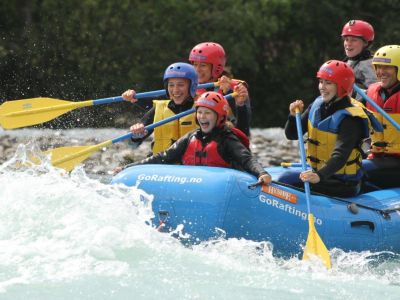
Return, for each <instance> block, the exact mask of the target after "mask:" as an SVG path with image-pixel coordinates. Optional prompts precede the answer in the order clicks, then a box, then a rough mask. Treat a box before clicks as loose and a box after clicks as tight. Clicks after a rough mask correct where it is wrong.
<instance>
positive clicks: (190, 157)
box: [182, 135, 231, 168]
mask: <svg viewBox="0 0 400 300" xmlns="http://www.w3.org/2000/svg"><path fill="white" fill-rule="evenodd" d="M217 148H218V144H217V142H216V141H211V142H210V143H208V144H207V145H205V146H204V147H203V145H202V144H201V141H200V140H198V139H197V138H196V136H195V135H193V136H192V137H191V138H190V141H189V144H188V146H187V148H186V151H185V154H184V155H183V157H182V164H184V165H190V166H209V167H222V168H229V167H230V166H231V165H230V164H229V163H228V162H226V161H225V160H224V159H223V158H222V157H221V155H220V154H219V153H218V149H217Z"/></svg>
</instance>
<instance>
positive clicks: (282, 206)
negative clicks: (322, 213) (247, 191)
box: [258, 195, 322, 225]
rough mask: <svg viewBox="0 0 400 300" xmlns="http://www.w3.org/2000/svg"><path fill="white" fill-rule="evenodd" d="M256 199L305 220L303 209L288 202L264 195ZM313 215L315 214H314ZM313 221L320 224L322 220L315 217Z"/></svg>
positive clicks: (305, 215) (305, 214)
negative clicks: (284, 202)
mask: <svg viewBox="0 0 400 300" xmlns="http://www.w3.org/2000/svg"><path fill="white" fill-rule="evenodd" d="M258 199H259V200H260V202H261V203H265V204H267V205H269V206H272V207H275V208H277V209H280V210H282V211H284V212H286V213H289V214H292V215H294V216H296V217H299V218H301V219H302V220H303V221H307V213H306V212H304V211H301V210H299V209H297V208H295V207H293V206H291V205H289V204H283V203H281V202H279V201H278V200H276V199H270V198H268V197H266V196H264V195H260V196H259V197H258ZM314 217H315V216H314ZM315 223H317V224H318V225H322V220H321V219H319V218H317V217H315Z"/></svg>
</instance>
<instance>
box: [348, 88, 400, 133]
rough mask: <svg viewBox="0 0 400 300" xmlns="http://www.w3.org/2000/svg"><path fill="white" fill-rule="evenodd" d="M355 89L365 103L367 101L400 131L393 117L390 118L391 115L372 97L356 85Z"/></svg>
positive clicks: (399, 126)
mask: <svg viewBox="0 0 400 300" xmlns="http://www.w3.org/2000/svg"><path fill="white" fill-rule="evenodd" d="M353 88H354V89H355V90H356V92H357V93H358V94H360V96H361V97H362V98H363V99H365V101H367V102H368V103H369V104H371V106H372V107H373V108H375V109H376V111H377V112H379V113H380V114H381V115H382V116H384V117H385V118H386V120H388V121H389V122H390V123H391V124H392V125H393V126H394V127H395V128H396V129H397V130H399V131H400V125H399V124H398V123H397V122H396V121H395V120H393V118H392V117H391V116H389V114H388V113H387V112H386V111H384V110H383V109H382V108H381V107H380V106H379V105H378V104H376V103H375V101H374V100H372V99H371V98H370V97H368V95H367V94H365V93H364V91H363V90H362V89H361V88H360V87H358V86H357V85H356V84H354V85H353Z"/></svg>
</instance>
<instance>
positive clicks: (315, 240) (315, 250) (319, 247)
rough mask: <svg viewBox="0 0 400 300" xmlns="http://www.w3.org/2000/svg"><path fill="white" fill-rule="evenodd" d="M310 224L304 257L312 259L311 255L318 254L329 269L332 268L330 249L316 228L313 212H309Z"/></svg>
mask: <svg viewBox="0 0 400 300" xmlns="http://www.w3.org/2000/svg"><path fill="white" fill-rule="evenodd" d="M308 226H309V229H308V237H307V242H306V247H305V249H304V253H303V259H310V257H311V256H318V257H319V258H320V259H321V260H322V262H323V263H324V265H325V266H326V268H327V269H330V268H332V265H331V258H330V255H329V252H328V249H327V248H326V246H325V244H324V242H323V241H322V240H321V238H320V236H319V235H318V232H317V230H316V229H315V225H314V216H313V215H312V214H308Z"/></svg>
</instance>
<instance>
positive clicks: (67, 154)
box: [45, 93, 236, 171]
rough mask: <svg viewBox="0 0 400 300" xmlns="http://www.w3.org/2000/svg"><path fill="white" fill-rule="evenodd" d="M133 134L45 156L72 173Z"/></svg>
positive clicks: (169, 120) (187, 112)
mask: <svg viewBox="0 0 400 300" xmlns="http://www.w3.org/2000/svg"><path fill="white" fill-rule="evenodd" d="M234 96H236V93H232V94H229V95H226V96H225V98H231V97H234ZM194 112H195V108H192V109H189V110H186V111H184V112H181V113H179V114H177V115H175V116H172V117H169V118H166V119H164V120H161V121H159V122H156V123H153V124H151V125H148V126H146V127H145V128H144V129H145V130H147V131H149V130H152V129H154V128H156V127H158V126H161V125H164V124H166V123H168V122H172V121H174V120H176V119H179V118H182V117H184V116H186V115H189V114H192V113H194ZM132 135H133V134H132V133H131V132H129V133H127V134H124V135H122V136H120V137H117V138H114V139H112V140H108V141H105V142H102V143H100V144H97V145H91V146H73V147H60V148H56V149H53V150H48V151H46V152H45V154H46V155H47V154H50V155H51V164H52V165H53V166H55V167H59V168H62V169H64V170H66V171H71V170H72V169H73V168H74V167H75V166H76V165H78V164H79V163H81V162H82V161H84V160H85V159H87V158H88V157H89V156H91V155H92V154H93V152H95V151H97V150H99V149H102V148H104V147H107V146H109V145H111V144H115V143H118V142H120V141H123V140H126V139H128V138H130V137H132Z"/></svg>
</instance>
